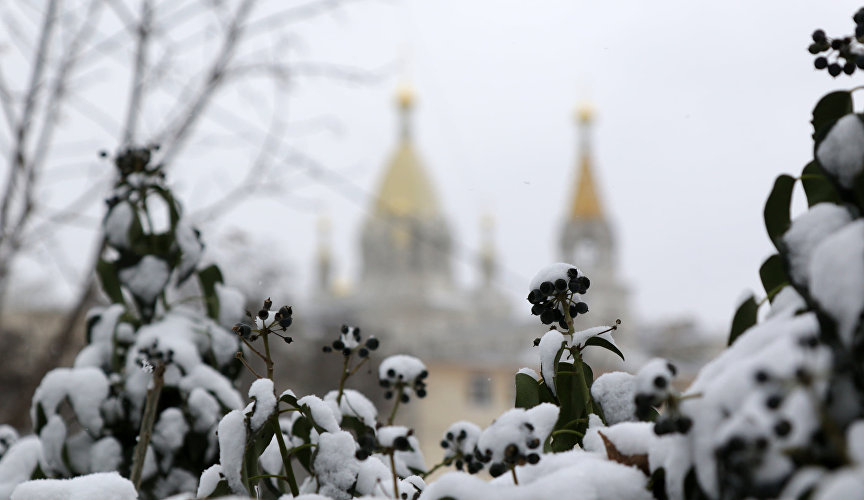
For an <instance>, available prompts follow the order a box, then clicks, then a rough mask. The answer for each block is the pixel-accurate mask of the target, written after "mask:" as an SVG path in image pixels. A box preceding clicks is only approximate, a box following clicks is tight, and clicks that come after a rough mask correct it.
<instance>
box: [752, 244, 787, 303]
mask: <svg viewBox="0 0 864 500" xmlns="http://www.w3.org/2000/svg"><path fill="white" fill-rule="evenodd" d="M759 278H761V279H762V287H763V288H765V295H766V296H767V297H768V300H770V301H771V302H774V297H776V296H777V294H778V293H779V292H780V290H782V289H783V288H784V287H785V286H786V285H788V284H789V278H788V277H787V276H786V270H785V268H784V267H783V258H782V257H780V255H778V254H776V253H775V254H774V255H772V256H771V257H768V258H767V259H765V262H763V263H762V266H761V267H760V268H759Z"/></svg>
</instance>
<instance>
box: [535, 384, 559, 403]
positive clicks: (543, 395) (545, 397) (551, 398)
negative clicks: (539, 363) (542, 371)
mask: <svg viewBox="0 0 864 500" xmlns="http://www.w3.org/2000/svg"><path fill="white" fill-rule="evenodd" d="M537 391H538V393H539V394H540V402H541V403H552V404H558V400H557V399H555V395H554V394H552V391H551V390H550V389H549V386H548V385H546V382H545V381H543V380H541V381H540V382H539V383H538V384H537Z"/></svg>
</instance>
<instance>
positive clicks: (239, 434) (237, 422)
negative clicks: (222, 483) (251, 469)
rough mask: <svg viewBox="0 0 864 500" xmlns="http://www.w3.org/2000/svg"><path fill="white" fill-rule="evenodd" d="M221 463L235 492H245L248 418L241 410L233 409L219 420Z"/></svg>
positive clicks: (229, 484)
mask: <svg viewBox="0 0 864 500" xmlns="http://www.w3.org/2000/svg"><path fill="white" fill-rule="evenodd" d="M217 432H218V434H219V464H220V465H221V466H222V474H224V475H225V479H226V481H228V486H229V487H230V488H231V490H232V491H234V492H235V493H245V492H246V488H245V487H244V486H243V479H242V476H241V471H242V469H243V452H244V450H245V449H246V418H245V417H244V416H243V412H242V411H241V410H232V411H231V412H229V413H228V414H227V415H225V416H224V417H222V420H220V421H219V429H218V431H217Z"/></svg>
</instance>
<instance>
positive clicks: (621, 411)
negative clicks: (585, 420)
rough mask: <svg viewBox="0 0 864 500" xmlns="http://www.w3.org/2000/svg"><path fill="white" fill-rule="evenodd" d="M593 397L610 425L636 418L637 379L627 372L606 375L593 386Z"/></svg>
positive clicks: (601, 376)
mask: <svg viewBox="0 0 864 500" xmlns="http://www.w3.org/2000/svg"><path fill="white" fill-rule="evenodd" d="M591 396H592V397H593V398H594V401H595V402H597V403H598V404H599V405H600V408H601V409H602V410H603V416H604V417H605V418H606V423H607V424H609V425H613V424H617V423H619V422H627V421H630V420H635V418H636V403H635V400H636V377H635V376H633V375H631V374H629V373H626V372H610V373H604V374H603V375H600V376H599V377H597V380H595V381H594V383H593V384H591Z"/></svg>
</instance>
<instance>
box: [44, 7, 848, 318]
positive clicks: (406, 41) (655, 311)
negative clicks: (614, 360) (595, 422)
mask: <svg viewBox="0 0 864 500" xmlns="http://www.w3.org/2000/svg"><path fill="white" fill-rule="evenodd" d="M858 6H859V5H858V3H857V2H852V1H831V2H825V1H790V0H782V1H780V0H776V1H759V2H754V1H752V0H751V1H744V0H742V1H728V0H727V1H722V2H695V1H692V0H679V1H672V0H663V1H661V0H656V1H653V2H645V1H643V0H616V1H606V2H597V1H591V2H588V1H573V0H561V1H552V0H549V1H535V2H525V1H511V0H472V1H465V0H435V1H431V0H406V1H385V2H376V1H365V2H364V1H359V2H353V3H351V4H349V5H348V6H346V7H344V8H341V9H339V10H337V11H335V13H333V14H328V15H326V16H323V17H319V18H316V19H314V20H312V21H308V22H304V23H303V24H299V25H297V29H296V35H297V38H296V40H300V42H296V41H295V42H292V44H295V45H294V47H295V48H294V50H296V51H297V53H298V54H300V55H301V56H302V57H301V59H305V60H309V61H313V60H314V61H327V62H330V63H335V64H344V65H349V66H352V67H358V68H365V69H368V70H370V71H373V72H381V73H382V74H385V75H389V76H385V77H384V78H381V79H380V80H378V81H376V82H372V83H365V84H347V83H345V82H342V81H334V80H330V79H326V78H311V79H300V80H298V81H297V82H296V83H295V84H294V85H293V86H292V88H291V93H290V98H289V103H288V106H287V108H288V110H289V114H288V116H289V118H288V121H289V122H290V123H294V124H296V126H297V129H296V130H295V132H294V133H292V135H291V138H290V140H291V141H292V146H293V147H297V148H301V149H302V150H303V151H305V152H307V153H308V154H310V155H312V156H314V157H315V158H317V159H319V160H320V161H321V162H322V164H324V165H326V166H327V168H328V169H330V171H332V175H328V176H324V177H318V178H314V177H311V178H310V177H309V176H308V175H305V174H302V173H301V175H299V176H298V177H297V182H296V186H295V187H293V188H292V189H290V190H289V191H288V192H286V194H285V195H284V196H285V200H283V201H284V203H275V202H274V201H272V200H269V201H268V200H265V201H262V202H261V203H251V204H245V205H243V206H241V207H239V208H238V209H237V210H235V211H233V212H231V213H230V214H229V215H228V216H226V217H223V218H222V219H220V220H219V221H218V222H217V223H215V224H212V225H210V226H206V227H205V228H204V229H205V238H206V239H207V240H208V241H210V242H211V246H213V245H215V244H217V243H215V242H218V241H220V238H222V237H223V236H224V235H225V234H227V233H229V232H231V231H232V230H234V229H235V228H243V229H244V230H247V231H249V232H251V233H252V234H253V235H256V236H253V240H252V241H257V242H258V243H257V244H255V246H256V248H262V247H266V249H267V252H268V253H270V254H271V255H273V258H274V262H279V263H282V264H286V265H289V266H293V267H294V268H295V269H296V274H295V276H294V279H292V280H291V282H290V283H288V284H287V289H288V291H289V292H291V293H293V294H294V296H295V297H296V298H297V299H298V301H299V299H300V297H302V295H303V294H305V293H306V292H308V291H309V289H310V287H311V283H310V273H309V268H310V266H311V263H312V262H313V260H314V252H315V231H316V219H317V217H318V215H319V214H321V213H326V214H328V215H329V217H330V218H331V219H332V227H333V234H332V243H333V251H334V253H335V257H336V258H337V259H338V263H337V269H336V272H337V274H339V275H340V276H344V277H347V278H350V279H352V281H354V280H353V277H354V276H355V275H356V272H357V264H358V257H359V249H358V246H357V243H358V240H359V229H360V224H361V221H362V219H363V217H365V215H366V213H367V210H368V207H369V205H370V204H371V201H370V200H369V199H365V198H364V196H370V195H371V194H372V193H373V192H374V190H375V188H376V185H377V183H378V181H379V179H380V175H381V173H382V169H383V167H384V164H385V162H386V160H387V158H388V156H389V154H390V153H391V151H392V148H393V146H394V143H395V139H396V119H397V115H396V113H395V109H394V100H393V95H394V90H395V88H396V87H397V85H398V83H399V82H400V80H403V79H407V80H410V82H411V83H412V85H413V86H414V87H415V89H416V94H417V108H416V113H415V117H414V118H415V122H414V125H415V131H416V133H415V137H416V142H417V146H418V149H419V151H420V153H421V155H422V157H423V159H424V160H425V163H426V166H427V168H428V170H429V172H430V175H431V177H432V179H433V180H434V182H435V185H436V187H437V189H438V193H439V195H440V197H441V200H442V202H443V206H444V208H445V210H446V213H447V215H448V217H449V218H450V221H451V225H452V230H453V236H454V239H455V240H457V241H458V247H459V248H460V249H461V250H462V251H461V252H460V255H459V256H457V257H458V260H457V262H458V263H459V264H458V265H457V266H456V269H457V270H459V272H460V279H461V280H462V281H463V282H465V283H470V282H471V281H472V280H473V279H474V272H473V270H472V269H471V268H470V266H469V265H468V264H469V263H470V260H471V256H470V255H468V253H469V252H470V251H471V250H473V249H476V248H477V247H478V244H479V234H480V233H479V221H480V218H481V217H482V216H483V215H484V214H487V213H489V214H492V215H493V216H494V218H495V221H496V241H497V248H498V251H499V256H500V263H501V265H502V266H503V268H504V270H503V271H502V274H501V279H500V283H501V286H502V287H505V288H506V289H508V290H510V291H512V292H513V294H514V298H515V299H517V300H522V299H523V297H522V296H523V295H524V294H525V293H526V292H527V290H526V287H527V280H528V279H530V277H531V276H532V275H533V273H534V272H535V271H536V270H537V269H538V268H539V267H541V266H542V265H544V264H546V263H548V262H550V261H554V260H557V255H556V248H557V238H558V234H559V230H560V225H561V223H562V220H563V217H564V211H565V207H566V203H567V199H568V198H569V196H570V195H571V192H570V190H571V186H572V182H573V176H574V174H575V168H574V166H575V155H576V144H575V139H576V135H575V128H574V123H573V109H574V107H575V105H576V104H577V103H579V102H580V101H583V100H589V101H590V102H591V103H592V105H593V106H594V108H595V109H596V116H597V120H596V126H595V133H594V159H595V166H596V172H595V173H596V177H597V181H598V183H599V186H600V192H601V193H600V194H601V198H602V202H603V205H604V207H605V209H606V211H607V213H608V214H609V217H610V220H611V221H612V224H613V225H614V228H615V231H616V235H617V240H618V246H619V249H618V251H619V256H620V259H619V260H620V263H621V270H620V271H621V275H622V278H623V279H624V281H625V282H626V283H628V284H629V285H630V287H631V289H632V292H633V306H634V307H635V312H636V314H637V315H638V316H640V317H642V318H644V319H648V320H659V319H664V318H674V317H680V316H688V317H693V318H695V319H698V320H699V321H700V322H702V324H704V325H706V326H707V327H709V328H712V329H719V330H725V329H726V328H727V326H728V323H729V321H730V318H731V315H732V312H733V309H734V306H735V303H736V301H737V299H738V297H739V296H740V295H741V292H742V291H743V290H744V289H746V288H753V289H756V290H758V291H760V292H761V286H760V285H759V281H758V274H757V272H758V267H759V265H760V264H761V262H762V260H763V259H764V258H765V257H767V256H768V255H769V254H770V253H771V245H770V243H769V241H768V239H767V237H766V236H765V232H764V228H763V224H762V216H761V213H762V207H763V203H764V200H765V198H766V196H767V194H768V191H769V190H770V188H771V185H772V182H773V179H774V177H776V176H777V175H778V174H780V173H784V172H789V173H793V174H796V175H797V174H798V173H800V169H801V168H802V167H803V165H804V164H806V163H807V161H809V159H810V157H811V155H812V151H811V150H812V144H811V142H810V139H809V134H810V124H809V113H810V111H811V109H812V107H813V105H814V104H815V102H816V101H817V100H818V98H819V97H820V96H821V95H823V94H824V93H826V92H828V91H830V90H833V89H835V88H847V87H851V86H854V85H856V84H860V83H861V81H862V79H861V78H860V77H859V76H857V75H856V76H855V77H852V78H849V77H846V76H845V75H844V76H843V77H841V78H838V79H836V80H833V81H832V80H831V79H830V78H829V77H828V76H827V74H825V73H823V72H816V71H815V70H813V69H812V56H810V55H809V54H808V53H807V51H806V48H807V45H808V44H809V34H810V33H811V32H812V30H813V29H814V28H817V27H821V28H824V29H825V30H826V31H828V33H829V35H830V34H834V33H838V34H844V35H845V34H848V33H850V32H851V31H853V29H854V25H853V24H852V22H851V16H852V14H853V13H854V11H855V10H856V9H857V7H858ZM255 93H256V90H255V87H254V83H249V84H248V85H245V86H244V87H243V88H242V89H240V90H238V91H232V92H229V93H226V94H225V95H223V96H220V99H222V102H223V104H222V105H224V106H226V107H227V108H229V109H230V108H232V107H233V108H234V109H240V108H242V107H243V106H244V102H249V101H254V100H255V99H256V95H255ZM859 108H860V107H859ZM322 117H323V118H324V119H325V122H326V120H329V119H330V118H333V119H335V120H337V122H338V125H337V126H333V127H330V128H328V129H325V130H323V131H321V130H319V129H317V128H315V127H314V126H311V128H310V131H309V132H308V133H306V132H303V131H302V128H301V127H302V126H307V125H308V124H310V123H312V124H314V123H316V122H315V121H314V120H318V119H320V118H322ZM263 120H264V118H262V127H263V126H264V125H266V123H264V122H263ZM309 120H313V121H311V122H310V121H309ZM327 123H329V122H327ZM304 124H307V125H304ZM298 131H299V132H298ZM103 147H111V144H105V145H104V146H103ZM217 150H218V147H217V146H214V145H213V143H208V142H206V141H202V142H199V143H196V144H195V145H193V147H190V148H189V149H188V150H187V151H186V154H185V155H184V156H183V158H184V159H185V160H186V163H187V164H189V165H199V166H198V167H194V168H193V167H191V166H190V167H184V169H183V170H182V171H181V170H178V171H177V172H176V173H175V175H174V178H175V181H176V183H177V185H178V187H179V190H180V193H181V195H182V196H185V197H186V198H187V200H188V201H187V205H188V206H189V208H190V209H194V208H195V207H196V206H201V205H203V204H206V197H207V196H208V195H209V194H208V193H213V192H216V191H218V190H219V189H223V188H224V187H225V186H224V183H223V184H220V182H222V181H221V180H220V176H221V174H220V173H221V172H225V171H229V170H230V169H231V168H234V167H232V165H231V161H234V160H235V159H237V158H241V157H244V156H245V157H248V155H249V154H250V152H249V150H244V149H243V148H240V147H237V148H235V149H233V150H231V151H217ZM202 158H207V160H206V161H204V162H202V161H201V159H202ZM202 163H203V165H202ZM262 210H263V211H265V212H264V214H263V215H262ZM256 238H257V239H256ZM76 241H77V240H76ZM80 241H81V242H86V241H89V240H87V238H86V237H84V236H82V237H81V239H80ZM70 248H72V250H70V256H69V258H70V259H71V260H75V259H78V258H83V256H84V255H85V254H86V244H85V243H80V242H77V243H75V244H74V245H72V246H71V247H70ZM577 264H578V263H577ZM56 293H58V294H59V295H63V292H62V291H57V292H56ZM270 293H271V292H270V291H267V290H262V295H267V294H270ZM272 293H275V292H272ZM516 304H517V306H518V307H522V306H524V304H522V303H521V302H516ZM526 311H527V308H526Z"/></svg>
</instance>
